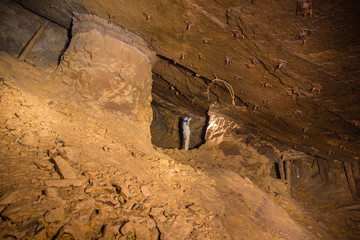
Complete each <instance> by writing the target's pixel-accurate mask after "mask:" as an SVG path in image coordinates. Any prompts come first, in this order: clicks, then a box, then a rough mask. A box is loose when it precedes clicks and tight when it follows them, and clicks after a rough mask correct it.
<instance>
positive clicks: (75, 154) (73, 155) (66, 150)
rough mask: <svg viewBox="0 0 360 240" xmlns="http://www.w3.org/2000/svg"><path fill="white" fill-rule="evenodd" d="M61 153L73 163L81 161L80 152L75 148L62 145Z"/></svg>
mask: <svg viewBox="0 0 360 240" xmlns="http://www.w3.org/2000/svg"><path fill="white" fill-rule="evenodd" d="M59 154H60V156H61V157H62V158H64V159H66V160H68V161H69V162H70V163H71V164H73V165H76V164H78V163H79V157H80V152H79V151H77V150H75V149H73V148H70V147H62V148H60V149H59Z"/></svg>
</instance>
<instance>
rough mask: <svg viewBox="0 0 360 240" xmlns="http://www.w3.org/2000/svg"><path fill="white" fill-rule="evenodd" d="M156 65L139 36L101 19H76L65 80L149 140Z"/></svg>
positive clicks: (84, 16) (63, 68)
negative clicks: (144, 133) (144, 130)
mask: <svg viewBox="0 0 360 240" xmlns="http://www.w3.org/2000/svg"><path fill="white" fill-rule="evenodd" d="M154 60H155V53H154V52H153V51H151V50H150V49H149V48H148V45H147V43H146V42H145V41H144V40H142V39H141V38H140V37H138V36H136V35H135V34H133V33H131V32H128V31H127V30H125V29H123V28H122V27H120V26H118V25H114V24H111V23H109V22H107V21H106V20H104V19H101V18H99V17H96V16H93V15H87V14H81V15H80V14H75V17H74V18H73V27H72V38H71V42H70V45H69V47H68V49H67V50H66V52H65V53H64V55H63V56H62V61H61V64H60V71H61V78H62V80H63V82H65V83H66V84H68V85H70V86H71V87H72V89H74V90H75V93H76V95H77V96H78V97H80V100H82V101H83V100H85V101H88V102H90V103H92V104H94V105H95V106H96V107H100V108H102V109H106V110H108V111H111V112H114V113H119V114H121V115H122V116H123V117H124V118H128V119H129V121H131V122H133V121H134V122H138V123H137V125H138V126H141V127H144V129H146V131H148V132H147V134H148V135H150V131H149V129H150V124H151V120H152V109H151V106H150V103H151V88H152V73H151V68H152V64H153V63H154Z"/></svg>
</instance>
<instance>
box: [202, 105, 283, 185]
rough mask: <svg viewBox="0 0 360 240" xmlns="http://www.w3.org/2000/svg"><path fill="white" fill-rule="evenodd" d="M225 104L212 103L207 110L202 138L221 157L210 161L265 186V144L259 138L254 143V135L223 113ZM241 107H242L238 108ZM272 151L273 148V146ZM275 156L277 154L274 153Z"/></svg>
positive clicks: (267, 160)
mask: <svg viewBox="0 0 360 240" xmlns="http://www.w3.org/2000/svg"><path fill="white" fill-rule="evenodd" d="M222 108H226V107H225V106H220V105H211V106H210V110H209V117H210V119H209V125H208V127H207V130H206V136H205V141H206V145H207V148H210V149H211V148H212V147H215V148H216V149H218V150H221V151H222V153H223V156H219V157H218V159H223V160H221V161H220V162H219V161H218V162H214V163H209V164H213V165H220V166H221V167H222V168H224V169H230V170H234V171H236V172H237V173H239V174H240V175H241V176H242V177H247V178H249V179H250V180H252V181H253V182H254V183H255V184H256V185H257V186H259V187H261V188H264V187H265V186H268V184H269V177H270V166H271V165H270V162H271V161H270V160H274V159H273V158H272V157H271V156H270V155H269V156H266V155H265V154H263V153H262V152H261V150H262V149H264V146H263V145H262V144H261V143H260V142H258V144H257V145H253V142H252V140H254V137H253V136H252V134H251V133H250V132H249V131H247V130H246V128H245V127H244V126H241V124H240V123H237V122H235V121H234V120H233V119H229V118H227V117H225V116H224V115H223V113H222ZM238 110H239V111H241V109H238ZM273 151H275V150H273ZM273 154H274V155H276V153H273ZM274 158H276V156H274Z"/></svg>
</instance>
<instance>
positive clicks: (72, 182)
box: [44, 179, 86, 187]
mask: <svg viewBox="0 0 360 240" xmlns="http://www.w3.org/2000/svg"><path fill="white" fill-rule="evenodd" d="M44 183H45V185H46V187H83V186H84V185H85V184H86V179H48V180H44Z"/></svg>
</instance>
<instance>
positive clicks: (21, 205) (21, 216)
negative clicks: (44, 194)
mask: <svg viewBox="0 0 360 240" xmlns="http://www.w3.org/2000/svg"><path fill="white" fill-rule="evenodd" d="M35 215H36V210H35V209H34V207H33V206H32V205H31V203H29V202H25V201H22V202H16V203H14V204H11V205H9V206H8V207H7V208H5V209H4V211H2V212H1V216H2V217H5V218H7V219H10V220H11V221H13V222H21V221H24V220H26V219H29V218H30V217H34V216H35Z"/></svg>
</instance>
